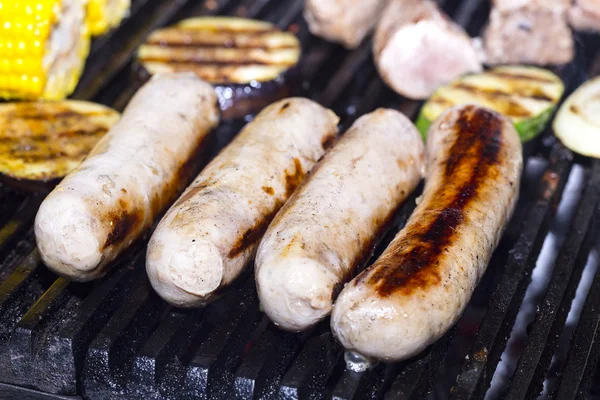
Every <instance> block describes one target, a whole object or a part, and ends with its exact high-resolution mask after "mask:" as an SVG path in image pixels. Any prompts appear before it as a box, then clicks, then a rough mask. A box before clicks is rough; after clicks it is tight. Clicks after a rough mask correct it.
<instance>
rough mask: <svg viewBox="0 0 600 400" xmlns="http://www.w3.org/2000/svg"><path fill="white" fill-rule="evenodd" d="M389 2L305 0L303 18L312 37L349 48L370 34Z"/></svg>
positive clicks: (379, 0)
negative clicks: (318, 37)
mask: <svg viewBox="0 0 600 400" xmlns="http://www.w3.org/2000/svg"><path fill="white" fill-rule="evenodd" d="M388 2H389V0H369V1H360V0H358V1H357V0H306V3H305V6H304V18H305V19H306V22H307V23H308V28H309V30H310V32H311V33H312V34H313V35H316V36H320V37H322V38H324V39H327V40H330V41H332V42H336V43H340V44H341V45H343V46H344V47H346V48H348V49H354V48H356V47H358V46H359V45H360V43H361V42H362V41H363V39H364V38H365V36H367V35H368V34H369V32H371V30H372V29H373V27H374V26H375V24H376V23H377V21H378V20H379V18H380V16H381V13H382V11H383V9H384V7H385V5H386V4H387V3H388Z"/></svg>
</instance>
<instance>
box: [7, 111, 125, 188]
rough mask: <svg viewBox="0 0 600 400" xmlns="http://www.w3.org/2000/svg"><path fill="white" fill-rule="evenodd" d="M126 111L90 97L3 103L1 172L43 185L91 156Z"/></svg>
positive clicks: (12, 180) (25, 182)
mask: <svg viewBox="0 0 600 400" xmlns="http://www.w3.org/2000/svg"><path fill="white" fill-rule="evenodd" d="M119 117H120V114H119V113H118V112H117V111H115V110H113V109H111V108H108V107H105V106H103V105H100V104H94V103H89V102H85V101H74V100H68V101H56V102H23V103H2V104H0V174H2V175H3V178H4V180H5V181H7V182H9V183H13V184H15V183H17V184H19V185H18V186H20V187H21V188H31V189H35V190H37V189H38V188H40V187H42V186H43V184H48V185H51V184H52V183H53V182H55V181H57V180H58V179H60V178H62V177H64V176H65V175H66V174H67V173H69V172H70V171H71V170H72V169H74V168H75V167H76V166H77V165H79V163H80V162H81V161H82V160H83V159H84V158H85V156H86V155H87V154H88V153H89V151H90V150H91V149H92V148H93V147H94V145H95V144H96V142H98V140H100V138H101V137H102V136H104V134H105V133H106V132H107V131H108V130H109V129H110V128H111V127H112V126H113V125H114V124H115V123H116V122H117V121H118V120H119Z"/></svg>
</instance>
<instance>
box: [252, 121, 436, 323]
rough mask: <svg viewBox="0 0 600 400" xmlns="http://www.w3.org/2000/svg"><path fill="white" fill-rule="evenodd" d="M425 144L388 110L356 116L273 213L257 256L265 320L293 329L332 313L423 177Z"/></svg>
mask: <svg viewBox="0 0 600 400" xmlns="http://www.w3.org/2000/svg"><path fill="white" fill-rule="evenodd" d="M423 153H424V146H423V140H422V139H421V135H420V134H419V132H418V131H417V129H416V128H415V127H414V125H413V124H412V122H411V121H410V120H409V119H408V118H406V117H405V116H403V115H402V114H401V113H399V112H397V111H394V110H386V109H379V110H377V111H375V112H372V113H370V114H367V115H365V116H363V117H361V118H359V119H358V120H357V121H356V122H355V123H354V124H353V125H352V127H351V128H350V129H349V130H348V132H347V133H346V134H344V136H343V137H342V139H340V141H339V142H338V143H337V144H336V145H335V147H334V148H333V149H332V150H331V151H330V152H329V153H328V154H327V155H326V156H325V158H324V159H323V160H321V161H320V162H319V164H317V166H316V167H315V170H314V172H313V173H311V175H310V177H309V178H308V179H307V180H306V182H305V183H304V184H303V185H302V186H301V187H300V188H299V189H298V191H297V192H296V193H295V194H294V195H293V196H292V198H291V199H290V200H289V201H288V202H287V203H286V205H285V206H284V207H283V208H282V209H281V211H280V212H279V213H278V214H277V216H276V217H275V219H274V220H273V222H272V223H271V225H270V226H269V229H268V230H267V233H266V234H265V237H264V238H263V240H262V242H261V244H260V246H259V248H258V252H257V256H256V261H255V273H256V285H257V289H258V295H259V297H260V302H261V304H262V306H263V309H264V310H265V312H266V314H267V315H268V316H269V317H270V318H271V320H272V321H273V322H274V323H275V324H276V325H279V326H280V327H281V328H283V329H286V330H291V331H300V330H304V329H307V328H309V327H310V326H312V325H314V324H316V323H317V322H318V321H320V320H321V319H323V318H325V317H326V316H327V315H329V313H330V312H331V307H332V303H333V299H334V298H335V296H336V295H337V293H338V292H339V290H340V289H341V286H342V285H343V283H344V282H346V281H347V280H348V279H351V278H352V275H353V273H354V272H355V271H356V270H357V269H359V268H361V267H363V266H364V263H365V262H366V261H368V259H369V258H370V256H371V255H372V253H373V250H374V247H375V245H376V243H377V242H378V240H379V239H380V237H381V235H382V234H384V233H385V231H386V228H387V227H389V225H390V222H391V221H392V219H393V216H394V214H395V211H396V210H397V208H398V206H399V205H400V204H401V203H402V201H404V200H405V199H406V197H407V196H408V195H409V194H410V193H411V192H412V191H413V190H414V189H415V188H416V186H417V184H418V183H419V181H420V180H421V177H422V173H423V162H424V160H423V157H424V155H423Z"/></svg>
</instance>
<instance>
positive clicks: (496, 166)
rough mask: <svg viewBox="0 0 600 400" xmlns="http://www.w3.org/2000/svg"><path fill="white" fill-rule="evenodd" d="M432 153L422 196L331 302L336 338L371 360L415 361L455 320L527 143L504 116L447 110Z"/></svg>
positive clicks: (513, 197) (488, 251)
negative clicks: (385, 243)
mask: <svg viewBox="0 0 600 400" xmlns="http://www.w3.org/2000/svg"><path fill="white" fill-rule="evenodd" d="M426 155H427V166H426V168H427V171H426V182H425V188H424V192H423V196H422V200H421V202H420V203H419V205H418V206H417V208H416V209H415V211H414V212H413V214H412V215H411V217H410V219H409V220H408V222H407V225H406V226H405V227H404V229H402V230H401V231H400V232H399V233H398V234H397V235H396V237H395V238H394V240H393V241H392V242H391V243H390V245H389V246H388V247H387V248H386V250H385V251H384V252H383V254H382V255H381V257H379V258H378V259H377V261H375V263H374V264H373V265H371V266H370V267H368V268H367V269H366V270H365V271H364V272H363V273H361V274H360V275H358V276H357V277H356V278H355V279H354V280H352V281H351V282H350V283H348V284H347V285H346V287H345V288H344V289H343V290H342V292H341V293H340V295H339V296H338V298H337V301H336V303H335V305H334V308H333V312H332V318H331V328H332V330H333V332H334V334H335V336H336V337H337V338H338V339H339V340H340V342H341V343H342V344H343V345H344V347H346V348H347V349H349V350H351V351H354V352H357V353H359V354H362V355H364V356H367V357H371V358H375V359H379V360H383V361H396V360H403V359H406V358H409V357H411V356H413V355H415V354H417V353H419V352H420V351H422V350H423V349H424V348H425V347H427V346H428V345H430V344H431V343H433V342H434V341H436V340H437V339H439V338H440V337H441V336H442V335H443V334H444V333H445V332H446V331H447V330H448V329H449V328H450V327H451V326H452V325H453V324H454V323H455V322H456V321H457V320H458V318H459V317H460V315H461V313H462V312H463V310H464V308H465V307H466V305H467V303H468V302H469V299H470V297H471V295H472V293H473V290H474V288H475V286H476V285H477V283H478V282H479V279H480V278H481V276H482V275H483V273H484V272H485V269H486V268H487V264H488V262H489V260H490V257H491V255H492V252H493V251H494V249H495V247H496V246H497V245H498V242H499V240H500V237H501V235H502V232H503V229H504V226H505V225H506V223H507V221H508V220H509V219H510V217H511V215H512V213H513V210H514V207H515V204H516V201H517V197H518V191H519V184H520V175H521V171H522V168H523V155H522V149H521V143H520V140H519V135H518V134H517V132H516V131H515V129H514V127H513V126H512V124H511V123H510V121H508V120H507V119H506V118H505V117H503V116H501V115H500V114H498V113H496V112H493V111H489V110H487V109H485V108H481V107H478V106H474V105H466V106H460V107H456V108H452V109H450V110H448V111H447V112H446V113H444V114H443V115H442V116H441V117H440V118H439V119H438V120H437V121H436V122H435V123H434V124H433V125H432V128H431V129H430V130H429V133H428V137H427V145H426Z"/></svg>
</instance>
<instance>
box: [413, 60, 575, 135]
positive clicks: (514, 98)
mask: <svg viewBox="0 0 600 400" xmlns="http://www.w3.org/2000/svg"><path fill="white" fill-rule="evenodd" d="M563 92H564V85H563V83H562V81H561V80H560V78H559V77H558V76H556V75H555V74H553V73H552V72H550V71H548V70H545V69H541V68H535V67H525V66H503V67H496V68H493V69H491V70H489V71H485V72H482V73H478V74H472V75H466V76H464V77H462V78H459V79H458V80H456V81H454V82H453V83H451V84H450V85H448V86H443V87H441V88H439V89H438V90H437V91H436V92H435V93H434V94H433V96H432V97H431V98H430V99H429V101H427V103H425V105H424V106H423V108H422V109H421V113H420V115H419V118H418V119H417V128H419V130H420V131H421V133H422V134H423V137H425V136H426V134H427V131H428V129H429V126H430V125H431V123H432V122H433V121H435V120H436V119H437V118H438V117H439V116H440V115H441V114H442V113H443V112H444V111H445V110H446V109H448V108H450V107H454V106H457V105H460V104H477V105H481V106H484V107H487V108H491V109H492V110H495V111H498V112H500V113H502V114H504V115H505V116H507V117H509V118H510V119H511V120H512V121H513V123H514V125H515V128H516V129H517V131H518V132H519V135H520V137H521V141H523V142H527V141H529V140H531V139H533V138H535V137H536V136H538V135H539V134H540V133H541V132H542V131H543V130H544V128H545V127H546V125H547V123H548V121H549V120H550V118H551V117H552V114H553V112H554V110H555V108H556V105H557V104H558V102H559V100H560V98H561V97H562V95H563Z"/></svg>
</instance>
